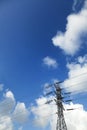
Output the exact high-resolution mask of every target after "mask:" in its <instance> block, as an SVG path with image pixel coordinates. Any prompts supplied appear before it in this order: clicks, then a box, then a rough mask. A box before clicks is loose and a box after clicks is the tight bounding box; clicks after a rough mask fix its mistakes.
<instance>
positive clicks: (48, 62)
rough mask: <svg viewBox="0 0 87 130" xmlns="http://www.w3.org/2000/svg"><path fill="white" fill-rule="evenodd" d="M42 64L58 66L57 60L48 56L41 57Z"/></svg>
mask: <svg viewBox="0 0 87 130" xmlns="http://www.w3.org/2000/svg"><path fill="white" fill-rule="evenodd" d="M43 64H44V65H46V66H48V67H53V68H57V66H58V64H57V61H56V60H55V59H53V58H51V57H49V56H47V57H45V58H44V59H43Z"/></svg>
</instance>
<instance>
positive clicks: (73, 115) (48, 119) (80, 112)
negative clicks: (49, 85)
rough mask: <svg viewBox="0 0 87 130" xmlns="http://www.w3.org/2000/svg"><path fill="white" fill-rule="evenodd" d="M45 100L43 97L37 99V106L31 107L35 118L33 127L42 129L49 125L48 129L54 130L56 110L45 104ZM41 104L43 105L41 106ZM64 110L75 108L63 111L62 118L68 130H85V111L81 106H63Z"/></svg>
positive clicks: (86, 122) (52, 106) (86, 118)
mask: <svg viewBox="0 0 87 130" xmlns="http://www.w3.org/2000/svg"><path fill="white" fill-rule="evenodd" d="M46 100H47V99H46V98H44V97H42V98H39V99H37V100H36V103H37V105H36V106H32V108H31V110H32V112H33V114H34V116H35V121H36V122H35V125H37V126H42V127H46V126H47V125H50V129H51V130H54V129H56V123H57V115H56V112H57V108H56V105H54V104H45V101H46ZM38 102H39V103H38ZM42 102H43V103H44V105H42ZM64 108H65V109H71V108H75V110H73V111H64V117H65V121H66V124H67V128H68V130H73V129H74V130H86V129H87V111H85V110H84V108H83V105H82V104H73V103H70V104H64Z"/></svg>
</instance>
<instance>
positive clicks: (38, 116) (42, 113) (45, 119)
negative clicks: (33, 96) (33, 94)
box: [31, 97, 54, 127]
mask: <svg viewBox="0 0 87 130" xmlns="http://www.w3.org/2000/svg"><path fill="white" fill-rule="evenodd" d="M46 102H47V98H45V97H41V98H38V99H37V100H36V104H37V105H36V106H32V107H31V111H32V113H33V114H34V116H35V122H34V123H35V125H37V126H42V127H46V126H47V125H48V123H49V122H50V116H51V114H52V113H53V112H54V111H53V107H51V106H50V105H49V104H45V103H46Z"/></svg>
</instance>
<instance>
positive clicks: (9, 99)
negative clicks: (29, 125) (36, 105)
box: [0, 91, 29, 130]
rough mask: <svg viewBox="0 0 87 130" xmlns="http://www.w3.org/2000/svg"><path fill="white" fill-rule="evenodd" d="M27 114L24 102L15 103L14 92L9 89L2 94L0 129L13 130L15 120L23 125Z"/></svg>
mask: <svg viewBox="0 0 87 130" xmlns="http://www.w3.org/2000/svg"><path fill="white" fill-rule="evenodd" d="M28 116H29V112H28V109H27V108H26V106H25V104H24V103H17V104H16V100H15V97H14V94H13V93H12V92H11V91H6V93H4V94H3V100H2V101H0V130H13V129H14V127H15V126H14V124H15V122H16V123H17V124H19V123H21V125H23V123H24V122H26V121H27V119H28ZM20 129H22V127H20Z"/></svg>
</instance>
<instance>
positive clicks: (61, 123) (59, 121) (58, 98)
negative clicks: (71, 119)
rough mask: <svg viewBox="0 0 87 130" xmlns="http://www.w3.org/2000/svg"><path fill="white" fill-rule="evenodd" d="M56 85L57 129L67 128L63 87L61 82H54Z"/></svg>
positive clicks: (65, 129)
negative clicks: (60, 84)
mask: <svg viewBox="0 0 87 130" xmlns="http://www.w3.org/2000/svg"><path fill="white" fill-rule="evenodd" d="M54 85H55V94H56V99H55V102H56V105H57V125H56V130H67V126H66V122H65V119H64V114H63V110H64V107H63V104H62V102H63V98H64V97H62V89H61V88H60V87H59V84H57V83H56V84H54Z"/></svg>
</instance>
